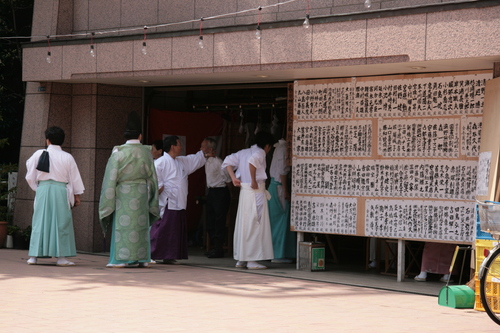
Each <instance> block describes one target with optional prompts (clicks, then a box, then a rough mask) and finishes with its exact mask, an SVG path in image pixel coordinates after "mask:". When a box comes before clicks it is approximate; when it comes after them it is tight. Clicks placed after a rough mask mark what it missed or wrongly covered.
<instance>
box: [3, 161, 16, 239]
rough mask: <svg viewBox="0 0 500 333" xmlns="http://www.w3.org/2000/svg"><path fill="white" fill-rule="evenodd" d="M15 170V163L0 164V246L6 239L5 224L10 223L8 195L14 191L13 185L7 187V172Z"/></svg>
mask: <svg viewBox="0 0 500 333" xmlns="http://www.w3.org/2000/svg"><path fill="white" fill-rule="evenodd" d="M16 170H17V165H15V164H0V247H3V246H4V244H5V241H6V239H7V226H8V225H9V224H12V212H11V209H12V203H9V201H11V199H10V197H11V196H12V193H14V192H15V190H16V189H15V187H12V186H11V187H12V188H10V189H9V184H8V179H9V173H12V172H14V171H16Z"/></svg>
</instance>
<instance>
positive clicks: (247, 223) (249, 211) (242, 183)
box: [222, 132, 274, 269]
mask: <svg viewBox="0 0 500 333" xmlns="http://www.w3.org/2000/svg"><path fill="white" fill-rule="evenodd" d="M255 142H256V144H255V145H253V146H251V147H250V148H247V149H242V150H240V151H238V152H237V153H234V154H231V155H229V156H227V157H226V158H225V159H224V162H223V163H222V168H226V169H227V171H228V173H229V176H230V177H231V180H232V182H233V185H234V186H237V187H240V188H241V190H240V197H239V203H238V213H237V215H236V225H235V229H234V241H233V243H234V250H233V255H234V259H235V260H237V261H238V262H237V263H236V267H239V268H245V267H246V268H248V269H265V268H267V267H266V266H264V265H262V264H259V263H258V262H257V261H258V260H269V259H273V258H274V253H273V242H272V235H271V225H270V221H269V209H268V205H267V200H269V199H270V195H269V192H267V191H266V188H265V180H266V179H267V175H266V154H267V153H269V151H270V150H271V147H272V146H273V143H274V138H273V136H272V134H271V133H267V132H259V133H257V134H256V136H255Z"/></svg>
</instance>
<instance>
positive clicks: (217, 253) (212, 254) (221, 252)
mask: <svg viewBox="0 0 500 333" xmlns="http://www.w3.org/2000/svg"><path fill="white" fill-rule="evenodd" d="M207 258H224V250H216V249H213V250H212V251H210V252H208V254H207Z"/></svg>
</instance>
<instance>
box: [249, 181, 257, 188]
mask: <svg viewBox="0 0 500 333" xmlns="http://www.w3.org/2000/svg"><path fill="white" fill-rule="evenodd" d="M250 187H251V188H253V189H254V190H258V189H259V184H257V182H256V181H255V180H252V184H251V185H250Z"/></svg>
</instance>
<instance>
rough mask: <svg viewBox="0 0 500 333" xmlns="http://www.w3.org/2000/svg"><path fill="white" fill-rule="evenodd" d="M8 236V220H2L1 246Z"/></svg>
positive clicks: (0, 229) (0, 226) (0, 223)
mask: <svg viewBox="0 0 500 333" xmlns="http://www.w3.org/2000/svg"><path fill="white" fill-rule="evenodd" d="M6 238H7V222H5V221H0V247H4V245H5V239H6Z"/></svg>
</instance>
